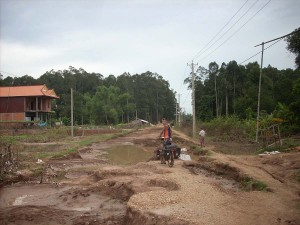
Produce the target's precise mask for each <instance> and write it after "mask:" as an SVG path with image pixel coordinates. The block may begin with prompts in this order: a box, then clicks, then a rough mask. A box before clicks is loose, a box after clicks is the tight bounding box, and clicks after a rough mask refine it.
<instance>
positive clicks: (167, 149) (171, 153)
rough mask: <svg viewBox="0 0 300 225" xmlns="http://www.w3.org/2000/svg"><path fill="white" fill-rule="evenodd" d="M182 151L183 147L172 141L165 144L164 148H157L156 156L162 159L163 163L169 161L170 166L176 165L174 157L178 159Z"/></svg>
mask: <svg viewBox="0 0 300 225" xmlns="http://www.w3.org/2000/svg"><path fill="white" fill-rule="evenodd" d="M180 153H181V148H179V147H178V146H177V145H176V144H174V143H172V144H169V145H164V146H163V149H157V150H156V158H157V159H159V160H160V163H161V164H166V162H167V163H168V166H169V167H172V166H173V165H174V159H178V158H179V156H180Z"/></svg>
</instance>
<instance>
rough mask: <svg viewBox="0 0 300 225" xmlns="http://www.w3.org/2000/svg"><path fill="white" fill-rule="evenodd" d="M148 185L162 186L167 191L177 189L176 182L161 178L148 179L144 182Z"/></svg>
mask: <svg viewBox="0 0 300 225" xmlns="http://www.w3.org/2000/svg"><path fill="white" fill-rule="evenodd" d="M146 184H148V185H149V186H153V187H163V188H165V189H167V190H169V191H176V190H179V186H178V184H176V183H175V182H173V181H169V180H163V179H150V180H149V181H147V182H146Z"/></svg>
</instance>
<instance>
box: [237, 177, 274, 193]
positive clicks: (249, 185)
mask: <svg viewBox="0 0 300 225" xmlns="http://www.w3.org/2000/svg"><path fill="white" fill-rule="evenodd" d="M241 185H242V189H243V190H245V191H270V189H269V188H268V186H267V185H266V184H265V183H264V182H262V181H259V180H255V179H253V178H250V177H245V178H244V179H243V180H242V181H241Z"/></svg>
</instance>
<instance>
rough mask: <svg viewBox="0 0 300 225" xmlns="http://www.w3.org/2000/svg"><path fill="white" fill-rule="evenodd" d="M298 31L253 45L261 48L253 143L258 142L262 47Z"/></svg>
mask: <svg viewBox="0 0 300 225" xmlns="http://www.w3.org/2000/svg"><path fill="white" fill-rule="evenodd" d="M298 32H300V30H296V31H293V32H291V33H289V34H286V35H284V36H281V37H278V38H275V39H272V40H270V41H266V42H262V43H261V44H258V45H255V46H254V47H257V46H260V45H261V47H262V50H261V63H260V73H259V84H258V98H257V117H256V137H255V141H256V142H258V130H259V111H260V94H261V77H262V67H263V59H264V45H265V44H267V43H270V42H273V41H276V40H279V39H282V38H285V37H287V36H290V35H292V34H295V33H298Z"/></svg>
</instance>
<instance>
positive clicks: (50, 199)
mask: <svg viewBox="0 0 300 225" xmlns="http://www.w3.org/2000/svg"><path fill="white" fill-rule="evenodd" d="M0 199H1V202H0V208H4V207H10V206H29V205H30V206H48V207H54V208H57V209H61V210H73V211H84V212H87V211H98V210H99V209H101V211H103V210H104V211H111V210H113V211H119V210H122V211H124V212H125V210H126V207H125V205H124V204H123V203H122V202H121V201H119V200H117V199H112V198H110V197H108V196H104V195H99V194H98V193H93V192H91V191H89V190H87V189H85V188H82V187H74V186H73V187H70V186H62V187H59V186H57V185H49V184H34V185H32V184H30V185H24V184H23V185H13V186H7V187H4V188H2V189H1V190H0Z"/></svg>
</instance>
